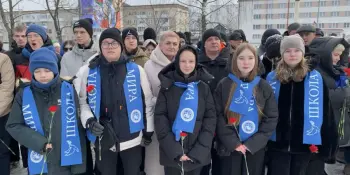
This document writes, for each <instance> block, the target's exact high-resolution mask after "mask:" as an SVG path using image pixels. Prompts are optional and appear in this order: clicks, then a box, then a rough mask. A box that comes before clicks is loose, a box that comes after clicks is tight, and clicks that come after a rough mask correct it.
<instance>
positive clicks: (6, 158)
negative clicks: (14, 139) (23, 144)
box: [0, 115, 11, 175]
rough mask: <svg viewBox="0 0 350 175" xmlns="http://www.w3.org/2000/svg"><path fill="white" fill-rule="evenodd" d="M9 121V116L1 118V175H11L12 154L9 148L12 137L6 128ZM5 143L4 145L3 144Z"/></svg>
mask: <svg viewBox="0 0 350 175" xmlns="http://www.w3.org/2000/svg"><path fill="white" fill-rule="evenodd" d="M7 119H8V115H5V116H2V117H0V139H1V140H0V172H1V173H0V174H2V175H10V154H11V152H10V151H9V150H8V148H7V147H6V146H5V145H4V144H6V145H7V146H9V145H10V142H11V136H10V134H9V133H8V132H7V131H6V129H5V126H6V122H7ZM3 142H4V143H3Z"/></svg>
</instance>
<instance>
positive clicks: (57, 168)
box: [6, 80, 86, 175]
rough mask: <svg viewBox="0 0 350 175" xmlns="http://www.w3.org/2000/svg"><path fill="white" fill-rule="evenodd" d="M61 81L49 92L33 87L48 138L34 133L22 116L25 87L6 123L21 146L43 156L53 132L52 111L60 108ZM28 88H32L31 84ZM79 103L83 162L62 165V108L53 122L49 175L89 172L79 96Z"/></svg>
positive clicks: (76, 96) (78, 123)
mask: <svg viewBox="0 0 350 175" xmlns="http://www.w3.org/2000/svg"><path fill="white" fill-rule="evenodd" d="M61 82H62V81H61V80H57V82H56V83H55V84H53V85H52V86H51V87H50V89H49V90H43V89H40V88H37V87H36V86H34V85H33V84H30V88H31V90H32V92H33V97H34V99H35V103H36V106H37V109H38V114H39V118H40V121H41V125H42V127H43V131H44V134H45V136H42V135H41V134H40V133H38V132H36V131H34V130H33V129H31V128H29V127H28V126H26V125H25V121H24V118H23V113H22V100H23V88H21V89H20V91H19V92H18V93H17V94H16V97H15V100H14V103H13V106H12V112H11V113H10V117H9V119H8V121H7V124H6V129H7V131H8V132H9V133H10V134H11V136H12V137H13V138H14V139H15V140H17V141H18V142H19V143H20V144H21V145H24V146H25V147H27V148H30V149H32V150H34V151H35V152H38V153H41V152H42V150H43V149H44V146H45V144H46V143H47V138H48V136H49V131H50V119H49V117H50V116H51V114H50V111H49V110H48V109H49V107H50V106H51V105H59V99H61ZM26 86H29V85H28V84H27V85H26ZM75 104H76V111H77V112H76V117H77V118H76V121H78V122H77V125H78V130H79V136H80V144H81V145H80V146H81V150H80V151H81V152H82V156H83V157H82V160H83V163H82V164H80V165H73V166H61V123H62V122H61V108H60V107H58V109H57V111H56V113H55V117H54V119H53V123H54V124H53V127H52V147H53V149H52V151H51V152H50V154H48V157H47V160H48V174H49V175H56V174H60V175H71V174H80V173H84V172H85V169H86V154H85V153H86V144H85V143H86V140H85V130H84V128H83V126H82V124H81V122H80V112H79V111H80V108H79V105H78V104H79V99H78V95H77V94H76V93H75Z"/></svg>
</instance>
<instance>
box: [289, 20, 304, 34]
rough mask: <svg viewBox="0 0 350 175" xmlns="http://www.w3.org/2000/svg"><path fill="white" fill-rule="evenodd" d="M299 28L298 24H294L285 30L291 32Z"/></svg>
mask: <svg viewBox="0 0 350 175" xmlns="http://www.w3.org/2000/svg"><path fill="white" fill-rule="evenodd" d="M300 26H301V25H300V24H299V23H297V22H295V23H292V24H290V25H289V26H288V28H287V30H288V32H290V31H293V30H298V29H299V28H300Z"/></svg>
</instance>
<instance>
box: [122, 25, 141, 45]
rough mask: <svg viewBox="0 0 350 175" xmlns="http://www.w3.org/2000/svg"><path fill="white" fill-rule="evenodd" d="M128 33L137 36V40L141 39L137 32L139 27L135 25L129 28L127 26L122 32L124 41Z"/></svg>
mask: <svg viewBox="0 0 350 175" xmlns="http://www.w3.org/2000/svg"><path fill="white" fill-rule="evenodd" d="M128 35H133V36H135V37H136V39H137V42H138V41H139V34H138V33H137V29H136V28H134V27H128V28H125V29H124V30H123V32H122V39H123V42H124V41H125V38H126V37H127V36H128Z"/></svg>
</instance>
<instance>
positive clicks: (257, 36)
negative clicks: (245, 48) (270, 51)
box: [253, 34, 261, 39]
mask: <svg viewBox="0 0 350 175" xmlns="http://www.w3.org/2000/svg"><path fill="white" fill-rule="evenodd" d="M253 39H261V35H260V34H253Z"/></svg>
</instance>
